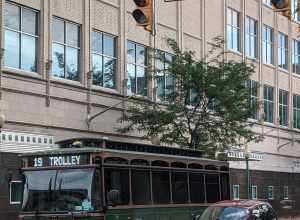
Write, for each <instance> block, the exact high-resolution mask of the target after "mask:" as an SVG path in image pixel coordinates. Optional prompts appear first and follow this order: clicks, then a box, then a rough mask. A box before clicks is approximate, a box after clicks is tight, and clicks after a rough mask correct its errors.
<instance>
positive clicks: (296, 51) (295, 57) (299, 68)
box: [292, 40, 300, 74]
mask: <svg viewBox="0 0 300 220" xmlns="http://www.w3.org/2000/svg"><path fill="white" fill-rule="evenodd" d="M292 67H293V68H292V69H293V70H292V71H293V73H297V74H300V43H299V41H297V40H293V41H292Z"/></svg>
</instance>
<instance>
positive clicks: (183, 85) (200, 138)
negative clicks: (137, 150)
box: [118, 39, 258, 157]
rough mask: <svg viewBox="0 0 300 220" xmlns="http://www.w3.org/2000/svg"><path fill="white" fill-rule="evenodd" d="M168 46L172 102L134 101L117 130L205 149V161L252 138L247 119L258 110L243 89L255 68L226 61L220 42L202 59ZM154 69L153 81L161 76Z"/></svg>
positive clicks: (170, 43)
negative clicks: (121, 125)
mask: <svg viewBox="0 0 300 220" xmlns="http://www.w3.org/2000/svg"><path fill="white" fill-rule="evenodd" d="M168 43H169V46H170V47H171V48H172V50H173V53H174V55H175V56H174V58H173V59H170V60H169V61H168V62H169V63H168V75H170V77H173V78H174V79H175V88H176V89H175V90H169V91H168V95H169V96H170V97H172V99H169V100H172V101H171V102H169V103H149V102H138V103H135V105H133V106H131V107H129V109H128V111H127V113H126V114H124V115H123V116H122V117H121V118H120V121H121V122H123V123H124V124H123V127H122V128H120V129H118V130H119V131H120V132H129V131H134V130H137V131H140V132H143V133H144V134H145V136H146V137H151V136H159V137H160V139H161V142H164V143H168V144H176V145H179V146H182V147H190V148H195V149H199V150H203V151H204V152H205V154H206V155H207V156H208V157H214V155H215V152H216V151H224V150H226V149H228V148H230V147H232V146H238V145H239V143H238V140H239V139H240V138H241V137H243V138H244V139H245V140H246V141H251V140H254V139H256V138H257V137H256V135H255V134H254V133H253V132H252V131H251V128H250V127H251V125H252V124H251V123H250V122H249V120H248V119H249V118H250V117H251V116H252V115H253V114H254V113H255V112H256V111H257V107H258V106H256V105H253V104H252V105H251V99H250V90H249V88H248V87H247V86H246V82H247V81H248V80H249V78H250V76H251V74H253V72H254V67H253V66H251V65H248V64H246V63H244V62H236V61H228V62H227V61H225V60H224V59H223V57H224V53H223V52H222V50H220V49H221V48H222V46H221V45H220V42H218V41H217V42H216V45H215V46H214V48H213V49H212V51H211V52H210V53H209V54H208V56H207V57H205V59H202V60H197V59H196V58H195V57H194V53H193V52H191V51H181V50H180V49H179V47H178V45H177V43H176V42H175V41H174V40H170V39H169V40H168ZM155 58H156V59H161V58H160V56H158V57H155ZM153 69H154V71H152V72H150V74H151V76H150V78H151V79H152V80H154V81H155V80H156V79H158V77H157V74H159V72H158V71H155V68H153Z"/></svg>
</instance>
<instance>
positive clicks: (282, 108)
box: [279, 90, 289, 126]
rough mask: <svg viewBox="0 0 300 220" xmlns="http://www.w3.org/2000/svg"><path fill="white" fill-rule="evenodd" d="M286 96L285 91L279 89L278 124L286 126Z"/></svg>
mask: <svg viewBox="0 0 300 220" xmlns="http://www.w3.org/2000/svg"><path fill="white" fill-rule="evenodd" d="M288 97H289V93H288V92H287V91H284V90H279V124H280V125H282V126H288V118H289V117H288V112H289V110H288V109H289V107H288Z"/></svg>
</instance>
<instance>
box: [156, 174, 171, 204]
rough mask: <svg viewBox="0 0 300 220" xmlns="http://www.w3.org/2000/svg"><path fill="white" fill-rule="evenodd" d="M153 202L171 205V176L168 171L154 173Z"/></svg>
mask: <svg viewBox="0 0 300 220" xmlns="http://www.w3.org/2000/svg"><path fill="white" fill-rule="evenodd" d="M152 181H153V182H152V187H153V202H154V203H155V204H167V203H170V176H169V172H168V171H153V172H152Z"/></svg>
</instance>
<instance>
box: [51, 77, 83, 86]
mask: <svg viewBox="0 0 300 220" xmlns="http://www.w3.org/2000/svg"><path fill="white" fill-rule="evenodd" d="M51 82H56V83H61V84H64V85H69V86H70V85H71V86H76V87H80V88H85V87H84V86H83V85H82V84H81V83H80V82H79V81H74V80H69V79H64V78H59V77H55V76H51Z"/></svg>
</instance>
